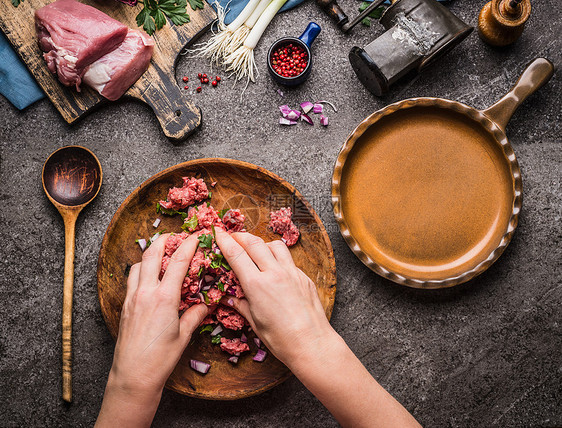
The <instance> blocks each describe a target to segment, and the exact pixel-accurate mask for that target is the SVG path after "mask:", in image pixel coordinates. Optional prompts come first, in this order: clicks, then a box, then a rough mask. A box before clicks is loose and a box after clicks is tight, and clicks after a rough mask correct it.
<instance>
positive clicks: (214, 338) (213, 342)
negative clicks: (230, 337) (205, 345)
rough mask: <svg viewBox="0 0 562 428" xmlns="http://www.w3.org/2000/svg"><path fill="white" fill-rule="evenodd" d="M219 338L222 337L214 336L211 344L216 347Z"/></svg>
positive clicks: (219, 341)
mask: <svg viewBox="0 0 562 428" xmlns="http://www.w3.org/2000/svg"><path fill="white" fill-rule="evenodd" d="M221 338H222V336H221V335H220V334H217V335H216V336H213V338H212V339H211V343H212V344H213V345H218V344H219V343H221Z"/></svg>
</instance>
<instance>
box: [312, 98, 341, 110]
mask: <svg viewBox="0 0 562 428" xmlns="http://www.w3.org/2000/svg"><path fill="white" fill-rule="evenodd" d="M316 104H328V105H329V106H330V107H332V108H333V109H334V111H335V112H336V113H337V112H338V109H337V108H336V106H335V105H333V104H332V103H331V102H330V101H324V100H322V101H316Z"/></svg>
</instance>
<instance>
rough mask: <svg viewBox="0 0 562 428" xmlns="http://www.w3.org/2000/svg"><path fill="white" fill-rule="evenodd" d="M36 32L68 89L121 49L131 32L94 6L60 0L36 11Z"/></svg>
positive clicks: (51, 62) (51, 69)
mask: <svg viewBox="0 0 562 428" xmlns="http://www.w3.org/2000/svg"><path fill="white" fill-rule="evenodd" d="M35 29H36V31H37V37H38V39H39V46H40V48H41V50H42V51H43V52H45V53H44V54H43V57H44V58H45V61H47V67H48V68H49V70H50V71H51V72H52V73H56V74H57V75H58V78H59V80H60V82H61V83H62V84H63V85H66V86H76V90H78V91H79V90H80V83H81V82H82V76H83V75H84V71H85V69H86V67H88V66H89V65H90V64H92V63H93V62H94V61H96V60H98V59H99V58H101V57H102V56H104V55H105V54H107V53H109V52H111V51H112V50H114V49H115V48H117V46H119V45H120V44H121V43H122V42H123V40H125V37H126V36H127V32H128V31H129V29H128V28H127V26H126V25H123V24H122V23H120V22H119V21H117V20H115V19H113V18H110V17H109V16H107V15H106V14H105V13H103V12H101V11H99V10H97V9H96V8H94V7H91V6H87V5H85V4H82V3H79V2H77V1H75V0H57V1H55V2H54V3H50V4H48V5H47V6H44V7H42V8H40V9H37V10H36V11H35Z"/></svg>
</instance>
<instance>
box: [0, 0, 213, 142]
mask: <svg viewBox="0 0 562 428" xmlns="http://www.w3.org/2000/svg"><path fill="white" fill-rule="evenodd" d="M82 2H83V3H86V4H89V5H91V6H94V7H96V8H98V9H100V10H101V11H103V12H105V13H106V14H108V15H109V16H111V17H113V18H115V19H117V20H118V21H121V22H122V23H124V24H125V25H128V26H129V27H130V28H138V27H137V24H136V22H135V17H136V15H137V14H138V13H139V12H140V10H141V7H142V6H141V5H137V6H134V7H130V6H127V5H125V4H122V3H119V2H116V1H114V0H99V1H94V0H83V1H82ZM48 3H51V1H50V0H24V1H23V2H22V3H21V4H20V5H19V6H18V7H17V8H16V7H14V6H13V5H12V4H11V2H10V1H8V0H2V1H0V28H1V29H2V31H3V32H4V34H6V37H8V39H9V40H10V42H11V43H12V45H13V46H14V48H15V49H16V51H17V52H18V53H19V55H20V57H21V58H22V59H23V61H24V62H25V63H26V64H27V67H28V68H29V70H30V71H31V73H32V74H33V76H34V77H35V79H36V80H37V82H38V83H39V85H40V86H41V87H42V88H43V90H44V91H45V93H46V94H47V96H48V97H49V99H50V100H51V101H52V103H53V104H54V105H55V107H56V108H57V109H58V111H59V112H60V113H61V115H62V116H63V118H64V119H65V120H66V121H67V122H68V123H73V122H75V121H76V120H77V119H79V118H80V117H82V116H83V115H84V114H86V113H87V112H88V111H89V110H90V109H92V108H93V107H95V106H97V105H98V104H102V103H107V102H109V101H107V100H105V99H104V98H103V97H102V96H101V95H99V94H98V93H97V92H95V91H94V90H92V89H90V88H88V87H87V86H86V85H83V87H82V92H76V90H75V89H74V88H68V87H65V86H63V85H62V84H61V83H60V82H59V81H58V79H57V77H56V76H55V75H53V74H52V73H51V72H50V71H49V70H48V69H47V65H46V63H45V60H44V59H43V55H42V52H41V50H40V49H39V46H38V44H37V36H36V34H35V21H34V13H35V10H36V9H39V8H40V7H42V6H44V5H46V4H48ZM187 13H188V14H189V16H190V18H191V22H189V23H187V24H185V25H182V26H179V27H177V26H175V25H173V24H172V23H171V22H170V21H168V23H167V24H166V25H165V26H164V28H162V29H161V30H158V31H156V33H154V35H153V37H154V41H155V42H156V45H155V47H154V54H153V55H152V60H151V63H150V66H149V68H148V70H147V71H146V72H145V73H144V74H143V75H142V76H141V78H140V79H139V80H137V82H136V83H135V84H134V85H133V86H132V87H131V88H130V89H129V90H128V91H127V93H126V94H125V95H126V96H129V97H131V98H134V99H138V100H141V101H144V102H145V103H147V104H148V105H149V106H150V107H151V108H152V110H154V114H156V117H157V118H158V120H159V122H160V125H161V126H162V129H163V131H164V134H165V135H166V136H167V137H168V138H170V139H172V140H174V141H181V140H183V139H185V138H186V137H187V136H188V135H189V134H191V133H192V132H193V131H194V130H195V129H196V128H197V127H198V126H199V125H200V124H201V111H200V109H199V107H197V106H196V105H195V104H194V103H193V102H192V101H191V99H190V96H189V94H185V93H183V92H182V89H180V87H179V86H178V85H177V83H176V78H175V72H174V68H175V63H176V60H177V57H178V55H179V52H180V51H181V50H182V48H183V47H184V46H186V45H187V44H189V43H190V42H192V41H193V40H195V39H197V37H199V36H200V35H201V34H203V33H204V32H205V31H206V30H207V29H208V28H209V27H210V25H211V23H212V22H213V21H214V20H215V19H216V14H215V11H214V10H213V8H212V7H210V6H209V5H208V4H207V3H205V7H204V8H203V9H198V10H197V11H194V10H191V7H190V6H189V5H188V6H187Z"/></svg>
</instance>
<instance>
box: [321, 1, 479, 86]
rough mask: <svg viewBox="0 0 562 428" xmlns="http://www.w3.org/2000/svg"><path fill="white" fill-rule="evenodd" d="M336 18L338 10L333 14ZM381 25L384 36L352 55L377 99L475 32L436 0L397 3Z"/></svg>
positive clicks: (360, 74) (361, 77)
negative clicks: (410, 73)
mask: <svg viewBox="0 0 562 428" xmlns="http://www.w3.org/2000/svg"><path fill="white" fill-rule="evenodd" d="M373 3H376V2H373ZM340 10H341V9H340ZM336 12H338V13H336ZM337 15H341V14H340V13H339V11H338V10H334V11H333V13H331V14H330V16H331V17H332V18H335V17H336V16H337ZM354 21H355V20H354ZM346 23H347V22H345V23H344V24H343V25H342V24H340V27H342V29H344V28H343V27H344V26H345V24H346ZM380 23H381V24H382V25H383V27H384V28H385V29H386V31H385V32H384V33H383V34H382V35H381V36H379V37H378V38H377V39H375V40H374V41H372V42H371V43H369V44H368V45H367V46H365V47H364V48H360V47H357V46H355V47H353V48H352V49H351V51H350V53H349V61H350V62H351V66H352V67H353V70H354V71H355V73H356V74H357V77H358V78H359V80H360V81H361V83H363V85H365V87H366V88H367V89H369V91H371V92H372V93H373V94H375V95H378V96H380V95H383V94H384V93H386V92H387V91H388V90H389V88H390V86H391V85H392V84H393V83H395V82H396V81H397V80H399V79H400V78H402V77H403V76H404V75H406V74H407V73H409V72H410V71H412V70H417V71H418V72H419V71H421V70H423V69H424V68H425V67H426V66H427V65H428V64H430V63H432V62H433V61H434V60H436V59H437V58H439V57H440V56H441V55H443V54H444V53H446V52H448V51H449V50H451V49H452V48H453V47H455V46H456V45H458V44H459V43H460V42H461V41H463V40H464V39H465V38H466V37H467V36H468V35H469V34H470V33H471V32H472V31H473V30H474V28H473V27H471V26H469V25H467V24H466V23H464V22H463V21H461V20H460V19H459V18H457V17H456V16H455V15H453V13H451V12H450V11H449V9H447V8H446V7H444V6H443V5H441V4H439V3H438V2H437V1H435V0H397V1H395V2H393V3H392V5H391V6H390V7H389V8H388V9H386V11H385V12H384V14H383V15H382V17H381V19H380Z"/></svg>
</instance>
